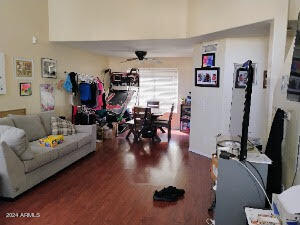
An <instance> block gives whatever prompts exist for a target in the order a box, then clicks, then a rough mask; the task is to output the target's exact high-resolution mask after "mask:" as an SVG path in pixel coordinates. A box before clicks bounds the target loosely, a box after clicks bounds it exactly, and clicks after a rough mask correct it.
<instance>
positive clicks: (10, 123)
mask: <svg viewBox="0 0 300 225" xmlns="http://www.w3.org/2000/svg"><path fill="white" fill-rule="evenodd" d="M0 125H3V126H10V127H14V126H15V124H14V121H13V120H12V119H11V118H8V117H4V118H0Z"/></svg>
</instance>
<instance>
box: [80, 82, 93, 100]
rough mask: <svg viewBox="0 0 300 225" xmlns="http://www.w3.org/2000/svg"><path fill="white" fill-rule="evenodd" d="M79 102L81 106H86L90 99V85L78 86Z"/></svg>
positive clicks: (81, 84)
mask: <svg viewBox="0 0 300 225" xmlns="http://www.w3.org/2000/svg"><path fill="white" fill-rule="evenodd" d="M79 92H80V100H81V103H82V104H83V105H86V104H87V102H88V101H90V100H91V98H92V92H91V85H90V84H88V83H84V82H83V83H80V84H79Z"/></svg>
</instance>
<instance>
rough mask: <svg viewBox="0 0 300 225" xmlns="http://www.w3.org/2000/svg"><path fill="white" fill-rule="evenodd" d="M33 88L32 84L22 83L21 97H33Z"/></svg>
mask: <svg viewBox="0 0 300 225" xmlns="http://www.w3.org/2000/svg"><path fill="white" fill-rule="evenodd" d="M31 95H32V87H31V82H26V83H20V96H31Z"/></svg>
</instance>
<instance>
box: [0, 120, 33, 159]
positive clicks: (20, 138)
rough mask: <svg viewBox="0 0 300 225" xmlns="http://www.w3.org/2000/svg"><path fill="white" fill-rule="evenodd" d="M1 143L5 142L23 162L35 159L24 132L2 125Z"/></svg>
mask: <svg viewBox="0 0 300 225" xmlns="http://www.w3.org/2000/svg"><path fill="white" fill-rule="evenodd" d="M0 142H5V143H6V144H7V145H8V146H9V147H10V148H11V149H12V150H13V151H14V152H15V154H16V155H17V156H18V157H19V158H20V159H21V160H22V161H24V160H31V159H33V153H32V151H31V149H30V147H29V145H28V139H27V137H26V133H25V131H24V130H21V129H19V128H16V127H10V126H1V125H0Z"/></svg>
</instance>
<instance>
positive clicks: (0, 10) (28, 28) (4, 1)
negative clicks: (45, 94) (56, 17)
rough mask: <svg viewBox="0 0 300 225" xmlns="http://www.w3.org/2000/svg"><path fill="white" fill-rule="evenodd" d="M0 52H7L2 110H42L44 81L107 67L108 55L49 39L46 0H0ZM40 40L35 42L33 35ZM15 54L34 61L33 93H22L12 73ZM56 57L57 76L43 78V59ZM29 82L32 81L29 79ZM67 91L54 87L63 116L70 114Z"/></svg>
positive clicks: (97, 70)
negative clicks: (70, 73)
mask: <svg viewBox="0 0 300 225" xmlns="http://www.w3.org/2000/svg"><path fill="white" fill-rule="evenodd" d="M0 27H1V35H0V52H3V53H4V54H5V67H6V69H5V70H6V71H5V72H6V80H7V94H6V95H0V110H10V109H17V108H26V109H27V112H28V113H37V112H39V111H40V90H39V85H40V84H42V83H52V84H54V85H55V84H56V83H57V82H58V80H59V79H64V78H65V75H64V73H63V72H64V71H75V72H82V73H91V74H99V73H100V72H101V71H102V70H103V68H105V67H106V63H107V61H106V58H105V57H102V56H98V55H93V54H90V53H87V52H84V51H81V50H77V49H71V48H68V47H64V46H62V45H59V44H54V43H51V42H49V41H48V38H49V36H48V3H47V0H26V1H23V0H1V1H0ZM33 35H36V36H37V37H38V43H37V44H36V45H33V44H32V36H33ZM13 57H24V58H31V59H33V60H34V78H33V80H32V84H33V94H32V96H30V97H20V96H19V82H20V81H27V80H26V79H22V80H17V79H16V78H15V77H14V73H13ZM42 57H49V58H53V59H56V60H57V62H58V64H57V69H58V79H42V78H41V62H40V61H41V58H42ZM28 81H29V80H28ZM68 102H69V100H68V98H67V95H66V92H65V91H64V90H58V89H57V88H56V89H55V109H56V110H57V111H58V112H59V113H60V114H61V115H69V114H70V113H71V107H70V105H69V104H68Z"/></svg>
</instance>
